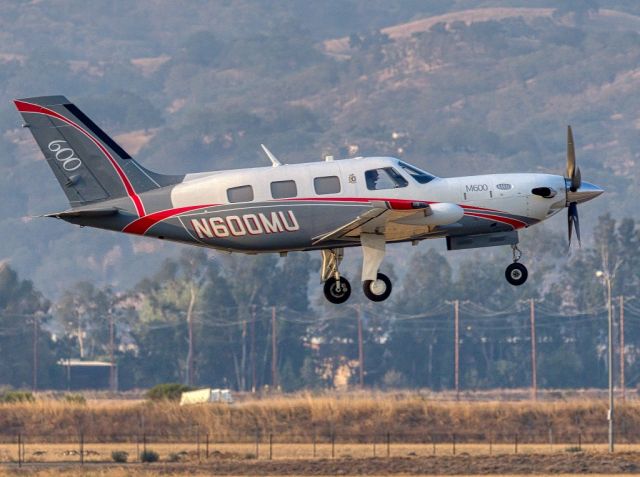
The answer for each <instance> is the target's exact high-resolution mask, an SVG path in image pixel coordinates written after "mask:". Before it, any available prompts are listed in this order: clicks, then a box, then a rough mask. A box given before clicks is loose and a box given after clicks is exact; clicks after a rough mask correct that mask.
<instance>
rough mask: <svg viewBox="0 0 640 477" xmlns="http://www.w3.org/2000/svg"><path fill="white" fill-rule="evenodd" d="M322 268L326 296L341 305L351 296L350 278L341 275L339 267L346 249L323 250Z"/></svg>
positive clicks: (321, 274) (321, 273)
mask: <svg viewBox="0 0 640 477" xmlns="http://www.w3.org/2000/svg"><path fill="white" fill-rule="evenodd" d="M321 252H322V269H321V270H320V276H321V279H322V281H323V282H324V296H325V297H326V299H327V300H329V301H330V302H331V303H335V304H336V305H339V304H340V303H344V302H345V301H347V300H348V299H349V297H350V296H351V284H350V283H349V280H347V279H346V278H344V277H341V276H340V272H339V270H338V267H339V265H340V262H341V261H342V258H343V257H344V249H342V248H332V249H329V250H321Z"/></svg>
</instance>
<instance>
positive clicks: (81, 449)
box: [80, 431, 84, 465]
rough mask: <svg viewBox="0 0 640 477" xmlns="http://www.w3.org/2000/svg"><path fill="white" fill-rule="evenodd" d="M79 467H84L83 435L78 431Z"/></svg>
mask: <svg viewBox="0 0 640 477" xmlns="http://www.w3.org/2000/svg"><path fill="white" fill-rule="evenodd" d="M80 465H84V435H83V434H82V431H80Z"/></svg>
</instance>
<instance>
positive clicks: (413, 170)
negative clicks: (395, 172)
mask: <svg viewBox="0 0 640 477" xmlns="http://www.w3.org/2000/svg"><path fill="white" fill-rule="evenodd" d="M398 164H399V165H400V167H402V168H403V169H404V170H405V172H406V173H407V174H409V175H410V176H411V177H413V178H414V179H415V180H416V181H418V182H419V183H420V184H426V183H428V182H431V181H432V180H433V179H435V178H436V177H435V176H432V175H431V174H429V173H428V172H424V171H421V170H420V169H418V168H417V167H413V166H410V165H409V164H406V163H404V162H399V163H398Z"/></svg>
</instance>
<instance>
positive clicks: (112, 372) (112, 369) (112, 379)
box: [109, 310, 117, 392]
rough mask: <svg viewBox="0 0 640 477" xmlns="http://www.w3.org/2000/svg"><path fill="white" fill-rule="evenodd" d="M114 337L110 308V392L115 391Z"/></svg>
mask: <svg viewBox="0 0 640 477" xmlns="http://www.w3.org/2000/svg"><path fill="white" fill-rule="evenodd" d="M114 338H115V333H114V326H113V313H112V312H111V310H109V361H110V362H111V367H110V368H109V389H110V390H111V392H115V391H117V386H116V362H115V356H114V355H115V353H114V341H115V340H114Z"/></svg>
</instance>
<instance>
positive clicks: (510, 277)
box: [504, 245, 529, 286]
mask: <svg viewBox="0 0 640 477" xmlns="http://www.w3.org/2000/svg"><path fill="white" fill-rule="evenodd" d="M511 249H512V250H513V263H512V264H511V265H509V266H508V267H507V269H506V270H505V271H504V276H505V278H506V279H507V281H508V282H509V283H510V284H511V285H514V286H520V285H522V284H524V282H526V281H527V277H528V276H529V273H528V272H527V267H525V266H524V265H523V264H521V263H519V260H520V258H521V257H522V252H521V251H520V249H519V248H518V246H517V245H512V246H511Z"/></svg>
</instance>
